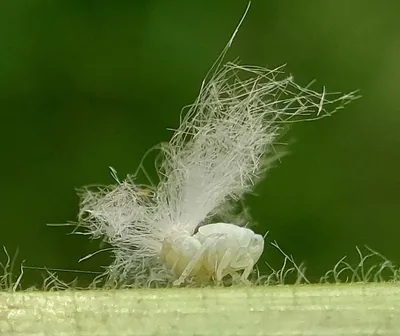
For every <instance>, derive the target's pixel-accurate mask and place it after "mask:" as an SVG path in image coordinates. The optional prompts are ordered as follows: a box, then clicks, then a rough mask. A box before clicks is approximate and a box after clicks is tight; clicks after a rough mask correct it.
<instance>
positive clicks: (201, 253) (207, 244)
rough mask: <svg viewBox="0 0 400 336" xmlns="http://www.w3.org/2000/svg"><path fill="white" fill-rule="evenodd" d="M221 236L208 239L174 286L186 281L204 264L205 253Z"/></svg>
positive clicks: (212, 236)
mask: <svg viewBox="0 0 400 336" xmlns="http://www.w3.org/2000/svg"><path fill="white" fill-rule="evenodd" d="M219 236H220V235H211V236H209V237H207V238H206V240H205V241H204V242H203V244H202V245H201V247H200V248H199V250H198V251H197V252H196V254H195V255H194V257H193V258H192V260H191V261H190V262H189V263H188V264H187V265H186V267H185V269H184V270H183V272H182V274H181V275H180V277H179V278H178V279H177V280H175V281H174V282H173V285H174V286H179V285H181V284H182V283H183V282H184V281H185V280H186V278H187V277H188V276H189V275H190V273H191V272H192V271H193V269H194V268H195V267H196V265H197V264H198V263H201V262H202V259H203V257H204V254H205V252H206V251H207V250H208V249H209V247H210V246H211V245H212V244H213V243H214V242H215V241H216V239H218V237H219Z"/></svg>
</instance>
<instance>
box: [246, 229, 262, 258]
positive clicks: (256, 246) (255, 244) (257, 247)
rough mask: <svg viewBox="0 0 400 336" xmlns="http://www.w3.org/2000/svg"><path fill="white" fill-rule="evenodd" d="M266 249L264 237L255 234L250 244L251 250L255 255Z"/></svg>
mask: <svg viewBox="0 0 400 336" xmlns="http://www.w3.org/2000/svg"><path fill="white" fill-rule="evenodd" d="M263 250H264V239H263V237H262V236H260V235H258V234H255V235H254V236H253V237H252V238H251V240H250V244H249V252H250V253H251V254H253V255H258V254H261V253H262V251H263Z"/></svg>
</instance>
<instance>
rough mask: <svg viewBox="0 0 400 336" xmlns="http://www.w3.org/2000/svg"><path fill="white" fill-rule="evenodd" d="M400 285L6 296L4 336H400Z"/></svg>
mask: <svg viewBox="0 0 400 336" xmlns="http://www.w3.org/2000/svg"><path fill="white" fill-rule="evenodd" d="M399 332H400V286H399V285H398V284H396V283H380V284H377V283H370V284H341V285H332V284H325V285H297V286H253V287H232V288H223V287H216V288H210V287H206V288H164V289H129V290H128V289H127V290H84V291H78V290H75V291H74V290H69V291H55V292H38V291H35V292H14V293H7V292H0V335H2V336H8V335H10V336H16V335H18V336H25V335H26V336H28V335H29V336H33V335H57V336H61V335H68V336H73V335H94V336H95V335H110V336H111V335H113V336H118V335H299V336H300V335H308V336H311V335H315V336H317V335H318V336H325V335H335V336H336V335H347V336H353V335H365V336H366V335H385V336H390V335H399Z"/></svg>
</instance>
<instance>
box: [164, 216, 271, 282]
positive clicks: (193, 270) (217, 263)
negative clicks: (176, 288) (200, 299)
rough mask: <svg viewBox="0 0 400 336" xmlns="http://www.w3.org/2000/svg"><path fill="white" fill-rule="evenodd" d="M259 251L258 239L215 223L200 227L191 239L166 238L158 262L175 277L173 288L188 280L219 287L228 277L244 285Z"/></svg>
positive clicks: (184, 236)
mask: <svg viewBox="0 0 400 336" xmlns="http://www.w3.org/2000/svg"><path fill="white" fill-rule="evenodd" d="M263 250H264V239H263V237H262V236H261V235H259V234H255V233H254V232H253V231H252V230H250V229H248V228H244V227H239V226H236V225H233V224H227V223H215V224H208V225H204V226H201V227H200V228H199V230H198V232H197V233H196V234H194V235H193V236H190V235H189V234H187V233H182V232H181V233H179V232H177V233H175V234H173V235H172V236H171V237H168V238H166V239H165V240H164V242H163V245H162V249H161V259H162V260H163V261H164V262H165V263H166V265H167V266H168V267H169V268H170V269H171V270H172V272H173V273H174V274H175V276H176V277H177V280H175V281H174V285H180V284H182V283H184V282H185V280H187V279H188V278H193V279H195V280H197V282H200V283H202V282H206V281H209V280H210V279H213V280H215V281H216V282H218V283H219V282H221V281H222V279H223V278H224V277H225V276H226V275H228V274H229V275H230V276H231V277H232V279H233V280H237V279H238V278H240V279H241V281H242V282H246V281H247V278H248V276H249V275H250V273H251V271H252V270H253V267H254V265H255V263H256V262H257V261H258V259H259V258H260V256H261V254H262V252H263ZM239 271H243V273H242V276H239V274H238V272H239Z"/></svg>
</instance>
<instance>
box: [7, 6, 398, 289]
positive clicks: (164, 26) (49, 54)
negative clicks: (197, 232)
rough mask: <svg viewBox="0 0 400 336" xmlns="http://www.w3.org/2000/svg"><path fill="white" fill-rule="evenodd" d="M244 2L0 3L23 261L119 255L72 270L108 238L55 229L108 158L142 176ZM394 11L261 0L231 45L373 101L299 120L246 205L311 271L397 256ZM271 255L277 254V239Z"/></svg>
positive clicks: (11, 200)
mask: <svg viewBox="0 0 400 336" xmlns="http://www.w3.org/2000/svg"><path fill="white" fill-rule="evenodd" d="M246 4H247V2H246V1H229V0H226V1H216V0H203V1H152V0H148V1H127V0H126V1H93V0H91V1H84V0H70V1H51V0H48V1H44V0H35V1H28V0H24V1H23V0H12V1H11V0H9V1H7V0H3V1H1V2H0V28H1V29H0V111H1V132H0V137H1V138H0V143H1V154H2V155H1V166H0V169H1V184H2V189H1V191H2V192H1V194H0V204H1V209H2V218H1V233H0V245H4V246H5V247H6V248H7V250H8V252H9V253H10V255H12V256H13V255H16V252H17V250H18V255H17V259H16V265H17V264H18V263H20V262H21V261H22V260H24V259H25V260H26V261H25V265H29V266H39V267H43V266H47V267H50V268H51V267H54V268H66V269H81V270H94V271H99V270H101V266H102V265H107V264H108V263H109V258H108V257H107V255H106V254H105V253H103V254H99V255H96V256H94V257H93V258H91V259H89V260H87V261H84V262H82V263H80V264H78V263H77V260H78V259H79V258H81V257H82V256H84V255H86V254H88V253H91V252H94V251H96V250H97V249H98V248H99V241H93V242H90V241H89V240H88V239H87V238H86V237H83V236H74V235H68V232H70V230H71V228H68V227H67V228H65V227H64V228H49V227H47V226H46V224H47V223H65V222H67V221H73V220H75V219H76V214H77V209H78V208H77V204H78V198H77V196H76V192H75V188H77V187H81V186H83V185H87V184H93V183H101V184H108V183H112V179H111V177H110V175H109V170H108V166H112V167H114V168H115V169H117V171H118V172H119V175H120V176H124V175H125V174H127V173H131V172H134V170H135V169H136V167H137V165H138V163H139V161H140V159H141V157H142V156H143V154H144V153H145V152H146V150H147V149H149V148H150V147H152V146H153V145H155V144H157V143H159V142H161V141H168V140H169V138H170V136H171V132H170V131H168V130H167V128H168V127H170V128H171V127H172V128H173V127H176V126H177V125H178V121H179V113H180V110H181V108H182V107H183V106H185V105H187V104H189V103H191V102H193V101H194V99H195V98H196V95H197V93H198V90H199V87H200V84H201V81H202V79H203V77H204V76H205V74H206V72H207V70H208V69H209V68H210V66H211V65H212V63H213V62H214V60H215V59H216V58H217V57H218V55H219V53H220V52H221V50H222V49H223V47H224V46H225V44H226V42H227V41H228V39H229V38H230V36H231V33H232V32H233V30H234V28H235V27H236V24H237V23H238V21H239V19H240V17H241V15H242V14H243V12H244V9H245V7H246ZM399 11H400V2H399V1H394V0H392V1H382V2H378V1H373V0H353V1H348V0H335V1H319V0H308V1H294V0H293V1H281V0H279V1H278V0H271V1H268V0H264V1H261V0H258V1H257V0H256V1H253V3H252V6H251V9H250V12H249V13H248V16H247V18H246V20H245V22H244V24H243V26H242V28H241V29H240V32H239V34H238V35H237V37H236V40H235V42H234V44H233V47H232V48H231V50H230V51H229V54H228V59H235V58H237V57H238V58H239V59H240V60H241V62H242V63H247V64H256V65H262V66H269V67H274V66H277V65H281V64H284V63H286V64H287V68H286V69H287V71H288V73H292V74H293V75H294V76H295V79H296V81H297V82H298V83H299V84H301V85H305V84H307V83H308V82H310V81H311V80H313V79H314V78H315V79H317V82H316V84H315V85H314V87H313V88H314V89H318V90H319V89H320V88H321V87H322V85H325V86H326V88H327V91H344V92H348V91H352V90H355V89H359V90H360V94H361V95H362V96H363V98H362V99H360V100H358V101H356V102H354V103H352V104H351V105H350V106H348V107H347V108H346V109H345V110H342V111H341V112H339V113H338V114H336V115H334V116H333V117H332V118H326V119H324V120H321V121H317V122H313V123H304V124H297V125H296V126H294V127H293V128H292V129H291V131H290V132H289V133H288V136H287V139H288V140H295V141H294V142H293V143H292V145H291V147H290V150H291V152H292V153H291V155H290V156H287V157H285V158H284V160H283V161H282V164H281V165H280V166H279V167H278V168H276V169H273V170H272V171H271V172H270V173H269V175H268V177H267V178H266V179H265V181H264V182H262V183H261V184H260V185H259V186H258V187H257V189H256V192H257V194H258V196H257V197H254V196H250V197H248V199H247V201H248V204H249V205H250V209H251V213H252V216H253V218H254V220H255V222H257V223H258V226H257V227H256V231H257V232H259V233H264V232H265V231H267V230H269V236H268V237H269V240H277V241H278V243H279V245H280V246H281V248H282V249H283V250H284V251H285V252H286V253H288V254H292V255H294V257H295V259H296V260H298V261H305V264H306V266H307V269H308V275H309V276H310V278H311V279H318V277H319V276H320V275H322V273H323V272H324V271H325V270H327V269H329V268H331V267H332V266H333V265H334V263H335V262H336V261H338V260H339V259H340V258H341V257H343V256H344V255H349V260H354V261H356V260H357V255H356V251H355V246H364V245H368V246H370V247H371V248H374V249H375V250H377V251H379V252H381V253H382V254H384V255H386V256H387V257H388V258H389V259H392V260H394V261H398V262H400V255H399V250H400V248H399V244H398V242H399V235H400V225H399V211H398V209H399V205H400V192H399V191H400V177H399V167H400V151H399V146H400V132H399V128H400V108H399V106H400V90H399V89H400V84H399V83H400V66H399V59H400V22H399V18H398V13H399ZM148 164H150V165H151V163H148ZM263 258H264V259H263V261H268V262H270V263H272V264H274V263H275V262H277V263H279V262H278V260H280V256H279V255H277V254H276V253H274V252H273V251H272V248H268V249H267V250H266V252H265V254H264V257H263ZM0 260H3V261H4V260H5V256H1V257H0ZM36 276H37V275H36V274H35V272H30V273H29V274H28V273H27V274H26V277H25V280H26V281H27V283H31V282H32V283H33V282H34V281H35V280H34V279H35V277H36ZM75 276H76V274H69V273H65V274H61V277H62V278H65V279H69V278H71V277H75Z"/></svg>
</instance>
